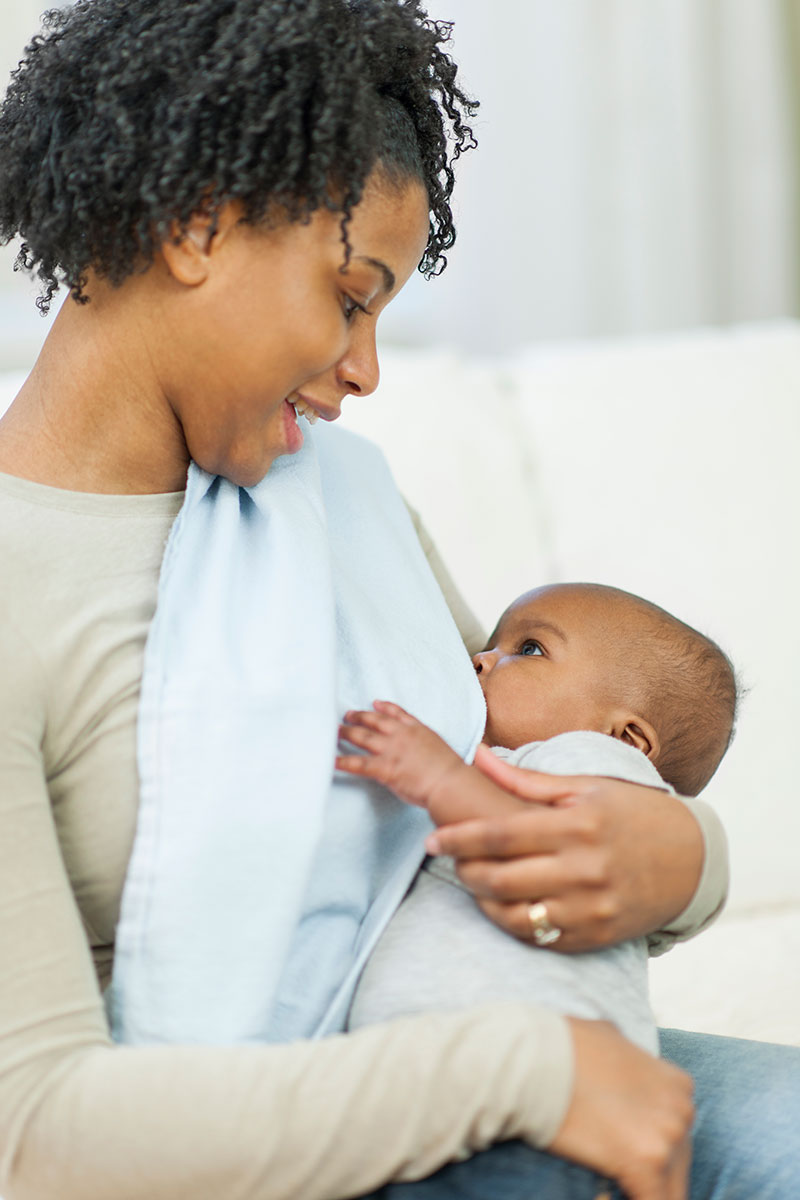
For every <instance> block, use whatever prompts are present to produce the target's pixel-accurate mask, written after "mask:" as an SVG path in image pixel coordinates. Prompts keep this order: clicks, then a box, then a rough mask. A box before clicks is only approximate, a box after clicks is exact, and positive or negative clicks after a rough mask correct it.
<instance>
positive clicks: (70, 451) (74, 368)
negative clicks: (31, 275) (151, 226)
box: [0, 276, 188, 494]
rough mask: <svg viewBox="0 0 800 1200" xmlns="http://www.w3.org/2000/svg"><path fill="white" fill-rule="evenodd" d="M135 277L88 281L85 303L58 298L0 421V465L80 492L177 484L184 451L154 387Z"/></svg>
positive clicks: (141, 291)
mask: <svg viewBox="0 0 800 1200" xmlns="http://www.w3.org/2000/svg"><path fill="white" fill-rule="evenodd" d="M143 278H146V277H142V276H140V277H138V279H134V280H129V281H126V284H124V285H123V287H122V288H118V289H112V288H110V287H109V285H107V284H102V283H101V284H99V285H97V284H96V285H95V286H93V287H92V288H91V295H92V299H91V300H90V302H89V303H88V304H86V305H78V304H76V303H74V301H73V300H71V299H70V298H67V300H66V301H65V302H64V304H63V305H62V308H61V311H60V312H59V314H58V316H57V318H56V320H55V322H54V324H53V327H52V329H51V331H50V334H49V336H48V338H47V340H46V342H45V344H44V346H43V348H42V351H41V353H40V355H39V358H38V359H37V362H36V365H35V366H34V368H33V371H32V372H31V374H30V376H29V377H28V379H27V381H26V382H25V384H24V385H23V387H22V389H21V391H20V392H19V394H18V396H17V397H16V399H15V400H14V403H13V404H12V405H11V407H10V408H9V410H8V412H7V413H6V414H5V416H4V417H3V418H2V420H0V471H2V472H4V473H6V474H9V475H17V476H19V477H21V478H24V479H30V480H33V481H34V482H36V483H45V484H49V485H50V486H51V487H60V488H66V489H68V490H70V491H78V492H98V493H109V494H152V493H158V492H170V491H178V490H180V489H181V488H182V487H183V486H184V483H185V480H186V470H187V467H188V455H187V452H186V446H185V443H184V441H183V435H182V432H181V427H180V424H179V422H178V420H177V419H176V417H175V414H174V413H173V411H172V409H171V407H170V404H169V401H168V398H167V396H166V395H165V392H164V389H163V388H162V387H161V386H160V381H159V372H158V367H157V363H158V357H159V356H158V353H157V352H156V353H154V349H156V347H155V344H154V341H153V338H154V336H156V327H155V321H154V319H153V314H152V312H151V310H150V306H148V305H147V304H146V301H147V295H146V293H147V291H148V290H149V288H143V287H142V286H141V283H140V281H141V280H142V279H143ZM137 283H138V284H139V286H137Z"/></svg>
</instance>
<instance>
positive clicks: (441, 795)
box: [336, 700, 530, 825]
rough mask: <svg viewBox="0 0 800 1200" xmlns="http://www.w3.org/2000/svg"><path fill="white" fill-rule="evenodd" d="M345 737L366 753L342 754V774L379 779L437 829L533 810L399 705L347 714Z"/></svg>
mask: <svg viewBox="0 0 800 1200" xmlns="http://www.w3.org/2000/svg"><path fill="white" fill-rule="evenodd" d="M339 735H340V738H341V739H342V740H343V741H345V742H349V743H350V744H351V745H353V746H357V747H358V748H359V749H360V750H364V751H366V753H365V754H341V755H339V757H338V758H337V759H336V766H337V768H338V769H339V770H340V771H347V772H349V773H350V774H351V775H362V776H366V777H367V778H369V779H376V780H377V781H378V782H379V783H382V784H384V785H385V786H386V787H388V788H390V789H391V790H392V791H393V792H394V793H395V795H396V796H399V797H400V799H401V800H405V801H406V803H408V804H416V805H417V806H418V807H420V808H426V809H427V810H428V812H429V813H430V815H431V817H432V818H433V820H434V821H435V822H436V824H437V825H444V824H449V823H450V822H455V821H466V820H469V819H470V818H471V817H488V816H494V815H496V814H499V813H504V812H519V811H521V810H525V809H529V808H530V804H529V803H528V802H526V801H524V800H520V799H518V798H517V797H516V796H512V795H510V794H509V793H508V792H505V791H503V790H502V789H501V788H499V787H497V785H496V784H494V783H492V781H491V780H489V779H487V778H486V776H485V775H483V774H482V773H481V772H480V771H478V770H477V769H476V768H475V767H470V766H467V764H466V763H465V762H464V761H463V760H462V759H461V758H459V756H458V755H457V754H456V753H455V751H454V750H451V749H450V747H449V746H448V745H447V743H446V742H444V741H443V740H442V739H441V738H440V737H439V735H438V734H436V733H434V732H433V730H432V729H429V728H428V727H427V725H423V724H422V722H421V721H418V720H417V719H416V717H412V716H411V715H410V713H407V712H406V711H405V709H402V708H401V707H400V706H399V705H398V704H391V703H389V701H387V700H376V701H375V704H374V711H372V712H368V711H367V712H348V713H345V718H344V724H343V725H342V726H341V727H340V729H339Z"/></svg>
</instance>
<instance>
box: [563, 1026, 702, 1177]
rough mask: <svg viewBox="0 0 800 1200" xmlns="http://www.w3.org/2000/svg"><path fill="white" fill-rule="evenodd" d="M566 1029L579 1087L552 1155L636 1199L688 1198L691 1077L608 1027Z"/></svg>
mask: <svg viewBox="0 0 800 1200" xmlns="http://www.w3.org/2000/svg"><path fill="white" fill-rule="evenodd" d="M568 1023H569V1026H570V1031H571V1034H572V1041H573V1048H574V1052H575V1085H574V1088H573V1093H572V1098H571V1101H570V1106H569V1108H568V1109H567V1115H566V1117H565V1119H564V1122H563V1124H562V1126H561V1128H560V1129H559V1131H558V1133H557V1134H556V1137H555V1139H554V1140H553V1142H552V1143H551V1145H550V1146H549V1147H548V1149H550V1150H552V1151H553V1152H554V1153H556V1154H561V1155H563V1156H564V1157H565V1158H570V1159H572V1160H573V1161H575V1162H580V1163H583V1164H585V1165H586V1166H589V1167H593V1168H594V1170H596V1171H600V1172H601V1173H602V1174H604V1175H607V1176H609V1177H611V1178H612V1179H616V1180H617V1181H618V1182H619V1183H620V1185H621V1186H622V1188H623V1190H624V1192H625V1195H626V1196H628V1197H630V1200H686V1197H687V1196H688V1178H689V1163H690V1155H691V1152H690V1146H689V1133H690V1130H691V1126H692V1121H693V1119H694V1106H693V1103H692V1092H693V1085H692V1081H691V1079H690V1077H689V1076H688V1075H686V1074H685V1073H684V1072H683V1071H680V1070H678V1068H676V1067H673V1066H672V1065H671V1064H670V1063H665V1062H662V1061H661V1060H660V1059H657V1058H654V1057H653V1056H652V1055H650V1054H646V1053H645V1052H644V1051H643V1050H640V1049H639V1047H638V1046H634V1045H633V1043H632V1042H629V1041H627V1040H626V1039H625V1038H623V1037H622V1035H621V1034H620V1033H618V1032H617V1030H616V1029H614V1028H613V1027H612V1026H611V1025H609V1024H607V1023H606V1022H604V1021H582V1020H578V1019H577V1018H574V1017H571V1018H569V1019H568Z"/></svg>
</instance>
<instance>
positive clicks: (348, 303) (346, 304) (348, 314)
mask: <svg viewBox="0 0 800 1200" xmlns="http://www.w3.org/2000/svg"><path fill="white" fill-rule="evenodd" d="M342 311H343V312H344V319H345V321H352V319H353V317H354V316H355V315H356V313H359V312H362V313H365V312H366V311H367V310H366V309H365V308H364V305H363V304H359V303H358V301H357V300H354V299H353V297H352V296H348V295H347V294H346V293H345V295H344V297H343V299H342Z"/></svg>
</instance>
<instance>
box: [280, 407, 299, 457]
mask: <svg viewBox="0 0 800 1200" xmlns="http://www.w3.org/2000/svg"><path fill="white" fill-rule="evenodd" d="M283 432H284V436H285V438H286V453H287V454H296V453H297V451H298V450H299V449H300V448H301V447H302V445H303V431H302V429H301V428H300V426H299V425H298V423H297V413H296V412H295V411H294V406H293V405H291V404H290V403H289V401H288V400H284V402H283Z"/></svg>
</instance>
